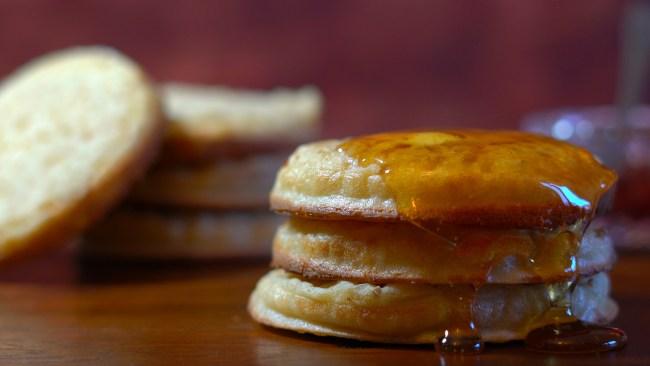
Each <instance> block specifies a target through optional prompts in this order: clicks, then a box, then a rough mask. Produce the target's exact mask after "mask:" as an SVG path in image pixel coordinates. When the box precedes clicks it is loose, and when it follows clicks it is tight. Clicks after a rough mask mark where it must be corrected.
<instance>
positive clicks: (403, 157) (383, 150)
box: [271, 130, 616, 228]
mask: <svg viewBox="0 0 650 366" xmlns="http://www.w3.org/2000/svg"><path fill="white" fill-rule="evenodd" d="M615 182H616V173H614V172H613V171H612V170H610V169H608V168H606V167H605V166H603V165H602V164H600V163H599V162H598V161H597V160H596V159H595V158H594V157H593V155H591V154H590V153H589V152H587V151H586V150H584V149H581V148H579V147H576V146H573V145H570V144H567V143H564V142H561V141H557V140H553V139H551V138H547V137H543V136H538V135H533V134H528V133H524V132H515V131H480V130H457V131H422V132H395V133H384V134H377V135H369V136H362V137H357V138H351V139H347V140H343V141H338V140H328V141H321V142H316V143H311V144H307V145H303V146H301V147H299V148H298V149H297V150H296V152H294V154H293V155H292V156H291V158H290V159H289V161H288V163H287V164H286V165H285V166H284V167H283V168H282V169H281V170H280V171H279V173H278V177H277V179H276V183H275V186H274V188H273V191H272V192H271V206H272V208H273V209H274V210H276V211H279V212H287V213H291V214H293V215H300V216H312V217H317V218H326V219H350V218H354V219H359V220H372V221H379V220H390V221H397V220H403V221H411V222H417V223H419V224H434V225H475V226H495V227H511V228H555V227H558V226H561V225H565V224H573V223H575V222H576V221H578V220H579V219H589V218H591V216H592V215H593V213H594V212H595V209H596V207H597V206H598V202H599V200H600V198H601V197H602V196H603V194H604V193H605V192H607V190H609V189H610V188H611V187H612V185H613V184H614V183H615Z"/></svg>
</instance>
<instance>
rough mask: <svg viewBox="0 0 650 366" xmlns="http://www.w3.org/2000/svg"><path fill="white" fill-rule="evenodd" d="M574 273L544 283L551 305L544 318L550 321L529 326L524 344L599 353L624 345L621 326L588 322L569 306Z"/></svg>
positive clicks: (540, 348) (548, 349)
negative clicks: (532, 326)
mask: <svg viewBox="0 0 650 366" xmlns="http://www.w3.org/2000/svg"><path fill="white" fill-rule="evenodd" d="M575 284H576V279H575V277H574V278H573V279H571V280H570V281H567V282H565V283H557V284H549V285H547V287H548V289H547V291H548V294H549V300H550V301H551V309H550V310H549V311H548V312H547V314H546V316H545V317H546V318H547V319H548V318H550V320H551V321H552V323H551V324H548V325H545V326H542V327H539V328H537V329H534V330H532V331H531V332H529V333H528V335H527V336H526V340H525V342H526V348H527V349H529V350H532V351H536V352H546V353H599V352H607V351H615V350H618V349H621V348H623V347H625V345H626V344H627V334H625V332H624V331H623V330H621V329H618V328H614V327H608V326H601V325H597V324H589V323H586V322H583V321H581V320H579V319H577V318H576V317H575V316H574V315H573V311H572V309H571V295H572V293H573V289H574V288H575Z"/></svg>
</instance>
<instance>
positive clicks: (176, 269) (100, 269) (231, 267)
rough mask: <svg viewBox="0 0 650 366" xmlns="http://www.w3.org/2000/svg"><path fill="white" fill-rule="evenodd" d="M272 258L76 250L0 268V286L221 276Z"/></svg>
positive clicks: (122, 282)
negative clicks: (116, 255) (182, 257)
mask: <svg viewBox="0 0 650 366" xmlns="http://www.w3.org/2000/svg"><path fill="white" fill-rule="evenodd" d="M268 262H269V258H263V257H258V258H246V259H242V258H224V259H218V260H212V261H199V262H197V261H164V262H158V261H116V260H98V259H90V258H84V257H82V256H79V255H78V253H77V251H76V250H75V249H74V248H73V247H69V248H65V249H62V250H59V251H54V252H50V253H46V254H43V255H40V256H37V257H32V258H29V259H25V260H22V261H19V262H15V263H10V264H9V265H7V266H3V267H2V268H0V283H30V284H38V285H48V286H69V285H111V284H128V283H146V282H162V281H170V280H181V279H192V278H198V277H209V276H221V275H225V274H229V273H232V272H236V271H241V270H243V269H250V268H253V267H260V266H264V265H265V264H267V263H268Z"/></svg>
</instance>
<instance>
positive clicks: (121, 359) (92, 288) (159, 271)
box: [0, 251, 650, 366]
mask: <svg viewBox="0 0 650 366" xmlns="http://www.w3.org/2000/svg"><path fill="white" fill-rule="evenodd" d="M266 270H267V266H266V262H265V261H258V262H243V263H242V262H239V263H232V262H231V263H213V264H166V265H151V264H149V265H147V264H140V265H126V264H118V263H112V264H111V263H91V262H84V261H80V260H77V259H76V257H75V256H74V254H73V253H72V252H71V251H64V252H61V253H57V254H55V255H50V256H49V258H42V259H37V260H33V261H30V262H27V263H23V264H22V265H21V266H15V267H14V268H11V269H4V270H2V271H1V272H0V364H2V365H4V364H11V365H18V364H29V365H37V364H52V365H77V364H79V365H97V364H98V365H101V364H111V365H113V364H114V365H143V364H151V365H166V364H171V365H181V364H183V365H201V364H237V365H283V366H287V365H355V366H361V365H380V364H386V365H395V364H400V363H402V364H405V365H406V364H408V365H412V364H427V365H435V364H442V365H455V364H467V365H478V364H484V363H486V364H497V365H536V364H540V365H553V366H555V365H562V364H572V365H575V364H578V365H583V364H584V365H602V364H622V365H650V344H649V343H648V342H649V341H650V287H649V286H648V285H649V284H650V281H649V280H650V253H636V254H623V255H621V256H620V259H619V263H618V265H617V267H616V269H615V270H614V271H613V273H612V276H613V285H614V296H615V298H616V299H617V300H618V302H619V304H620V308H621V312H620V315H619V317H618V319H617V320H616V322H615V324H614V325H616V326H619V327H621V328H623V329H625V330H626V331H627V333H628V335H629V339H630V340H629V344H628V346H627V347H626V348H625V349H624V350H622V351H619V352H612V353H605V354H601V355H587V356H584V355H583V356H558V355H544V354H536V353H531V352H527V351H526V350H524V349H523V347H522V345H521V344H509V345H501V346H494V345H490V346H489V347H488V348H487V351H486V352H485V353H484V354H482V355H480V356H464V357H462V356H453V355H451V356H444V357H443V356H441V355H440V354H437V353H436V352H434V351H433V349H432V348H431V347H386V346H381V345H376V344H370V343H361V342H350V341H341V340H336V339H329V338H318V337H312V336H300V335H295V334H293V333H289V332H283V331H276V330H271V329H269V328H265V327H262V326H259V325H257V324H255V323H253V322H252V321H251V319H250V318H249V317H248V315H247V313H246V309H245V306H246V300H247V297H248V294H249V293H250V291H251V290H252V289H253V286H254V285H255V282H256V280H257V279H258V278H259V277H260V276H261V275H262V274H263V273H264V272H265V271H266Z"/></svg>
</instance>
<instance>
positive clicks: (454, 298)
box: [248, 269, 618, 343]
mask: <svg viewBox="0 0 650 366" xmlns="http://www.w3.org/2000/svg"><path fill="white" fill-rule="evenodd" d="M565 284H566V283H562V282H559V283H555V284H526V285H485V286H481V287H479V288H478V289H475V288H474V287H473V286H471V285H455V286H449V285H412V284H386V285H373V284H369V283H353V282H349V281H343V280H340V281H319V280H307V279H305V278H301V277H300V276H299V275H296V274H292V273H289V272H286V271H284V270H282V269H277V270H274V271H272V272H270V273H269V274H267V275H266V276H265V277H264V278H262V279H261V280H260V282H259V283H258V285H257V288H256V289H255V291H254V292H253V294H252V296H251V299H250V302H249V305H248V306H249V312H250V313H251V315H252V316H253V318H254V319H255V320H256V321H258V322H260V323H262V324H266V325H269V326H273V327H277V328H284V329H290V330H294V331H297V332H300V333H311V334H315V335H319V336H336V337H343V338H351V339H357V340H364V341H373V342H387V343H436V342H437V341H438V339H439V338H440V337H442V336H443V333H444V331H445V330H446V329H447V326H448V325H449V324H454V322H455V321H456V320H457V319H467V318H468V316H470V315H469V314H468V313H467V312H468V311H469V310H468V308H467V307H464V306H459V297H462V296H471V297H473V299H474V301H473V303H472V305H471V308H472V313H473V314H474V322H475V324H476V327H477V328H478V330H479V333H480V337H481V339H482V340H484V341H489V342H505V341H510V340H514V339H523V338H525V337H526V335H527V334H528V332H529V331H531V330H533V329H536V328H539V327H540V326H544V325H547V324H554V322H555V320H554V318H552V317H551V314H553V312H552V311H551V310H552V304H551V301H550V297H551V295H554V296H557V295H558V294H557V291H558V289H566V288H567V287H568V286H564V285H565ZM609 289H610V283H609V277H608V276H607V274H605V273H598V274H596V275H593V276H589V277H584V278H581V279H580V280H579V281H578V282H577V285H576V287H575V289H574V290H573V293H572V295H571V297H572V306H573V312H574V314H575V316H576V317H577V318H578V319H581V320H584V321H588V322H591V323H599V324H600V323H603V324H604V323H607V322H609V321H611V320H612V319H614V317H616V314H617V313H618V307H617V305H616V303H615V302H614V301H612V299H611V298H610V297H609ZM554 291H555V292H556V293H555V294H553V292H554ZM567 291H568V290H567ZM505 309H507V311H504V310H505ZM461 335H462V334H461ZM465 335H468V336H469V335H470V334H465Z"/></svg>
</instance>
